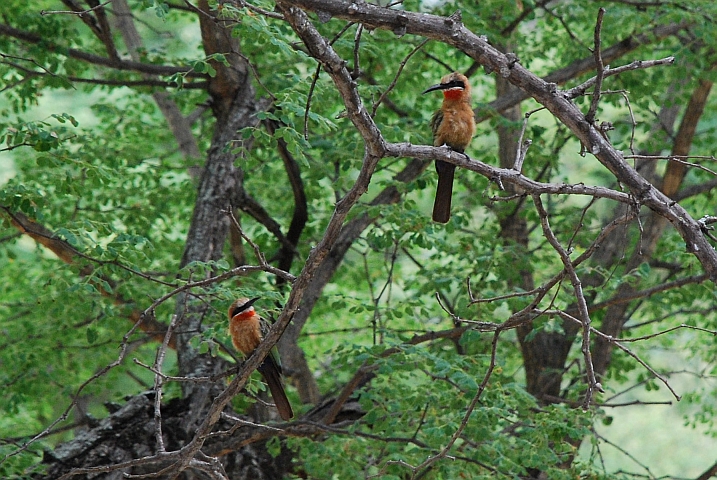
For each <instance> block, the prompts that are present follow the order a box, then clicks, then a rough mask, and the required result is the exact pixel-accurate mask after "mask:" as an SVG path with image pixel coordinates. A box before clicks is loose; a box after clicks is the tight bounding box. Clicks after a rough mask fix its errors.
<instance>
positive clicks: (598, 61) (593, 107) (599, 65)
mask: <svg viewBox="0 0 717 480" xmlns="http://www.w3.org/2000/svg"><path fill="white" fill-rule="evenodd" d="M603 15H605V9H604V8H602V7H600V8H599V9H598V16H597V21H596V22H595V32H594V35H593V40H594V47H593V48H594V49H595V50H593V56H594V57H595V68H596V69H597V73H596V75H595V89H594V90H593V91H594V92H595V93H594V94H593V97H592V101H591V102H590V109H589V110H588V113H587V115H585V120H586V121H587V122H588V123H589V124H591V125H592V124H593V123H595V114H596V113H597V109H598V103H600V89H601V88H602V81H603V76H604V75H605V65H603V62H602V52H601V51H600V44H601V43H602V40H601V39H600V32H601V30H602V19H603Z"/></svg>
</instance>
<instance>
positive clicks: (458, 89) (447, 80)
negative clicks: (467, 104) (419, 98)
mask: <svg viewBox="0 0 717 480" xmlns="http://www.w3.org/2000/svg"><path fill="white" fill-rule="evenodd" d="M436 90H442V91H443V97H444V98H447V99H450V100H467V101H469V99H470V94H471V85H470V83H468V78H466V76H465V75H463V74H462V73H458V72H453V73H449V74H448V75H446V76H444V77H443V78H441V83H439V84H436V85H431V86H430V87H428V88H427V89H426V90H424V91H423V93H428V92H433V91H436Z"/></svg>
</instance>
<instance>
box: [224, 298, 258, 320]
mask: <svg viewBox="0 0 717 480" xmlns="http://www.w3.org/2000/svg"><path fill="white" fill-rule="evenodd" d="M260 298H261V297H255V298H252V299H251V300H247V301H246V302H245V303H244V304H243V305H237V306H236V307H234V310H232V313H231V315H230V316H231V317H232V318H234V316H236V315H238V314H240V313H241V312H243V311H244V310H246V309H248V308H249V307H251V306H252V305H254V302H256V301H257V300H259V299H260Z"/></svg>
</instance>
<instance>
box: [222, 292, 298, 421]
mask: <svg viewBox="0 0 717 480" xmlns="http://www.w3.org/2000/svg"><path fill="white" fill-rule="evenodd" d="M257 300H259V298H252V299H251V300H249V299H248V298H239V299H237V300H235V301H234V303H232V304H231V306H230V307H229V334H230V335H231V337H232V343H233V344H234V347H236V349H237V350H239V351H240V352H241V353H243V354H244V356H246V357H248V356H249V355H251V354H252V353H253V352H254V350H255V349H256V347H257V346H259V344H260V343H261V341H262V339H263V338H264V335H265V334H266V332H267V331H268V330H269V324H268V323H267V322H266V320H264V319H263V318H261V317H260V316H259V315H258V314H257V313H256V311H255V310H254V307H253V305H254V302H256V301H257ZM259 373H261V376H262V377H264V381H265V382H266V384H267V386H268V387H269V391H270V392H271V396H272V397H273V399H274V404H276V409H277V410H279V415H280V416H281V418H282V419H284V420H289V419H290V418H291V417H293V416H294V412H293V411H292V409H291V404H290V403H289V399H288V398H286V392H284V386H283V385H282V383H281V364H280V363H279V356H278V354H277V352H275V349H272V351H271V352H270V353H269V355H267V356H266V358H265V359H264V361H263V362H262V364H261V365H259Z"/></svg>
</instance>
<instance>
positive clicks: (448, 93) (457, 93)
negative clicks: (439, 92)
mask: <svg viewBox="0 0 717 480" xmlns="http://www.w3.org/2000/svg"><path fill="white" fill-rule="evenodd" d="M462 96H463V89H462V88H449V89H448V90H443V98H446V99H448V100H460V99H461V97H462Z"/></svg>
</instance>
